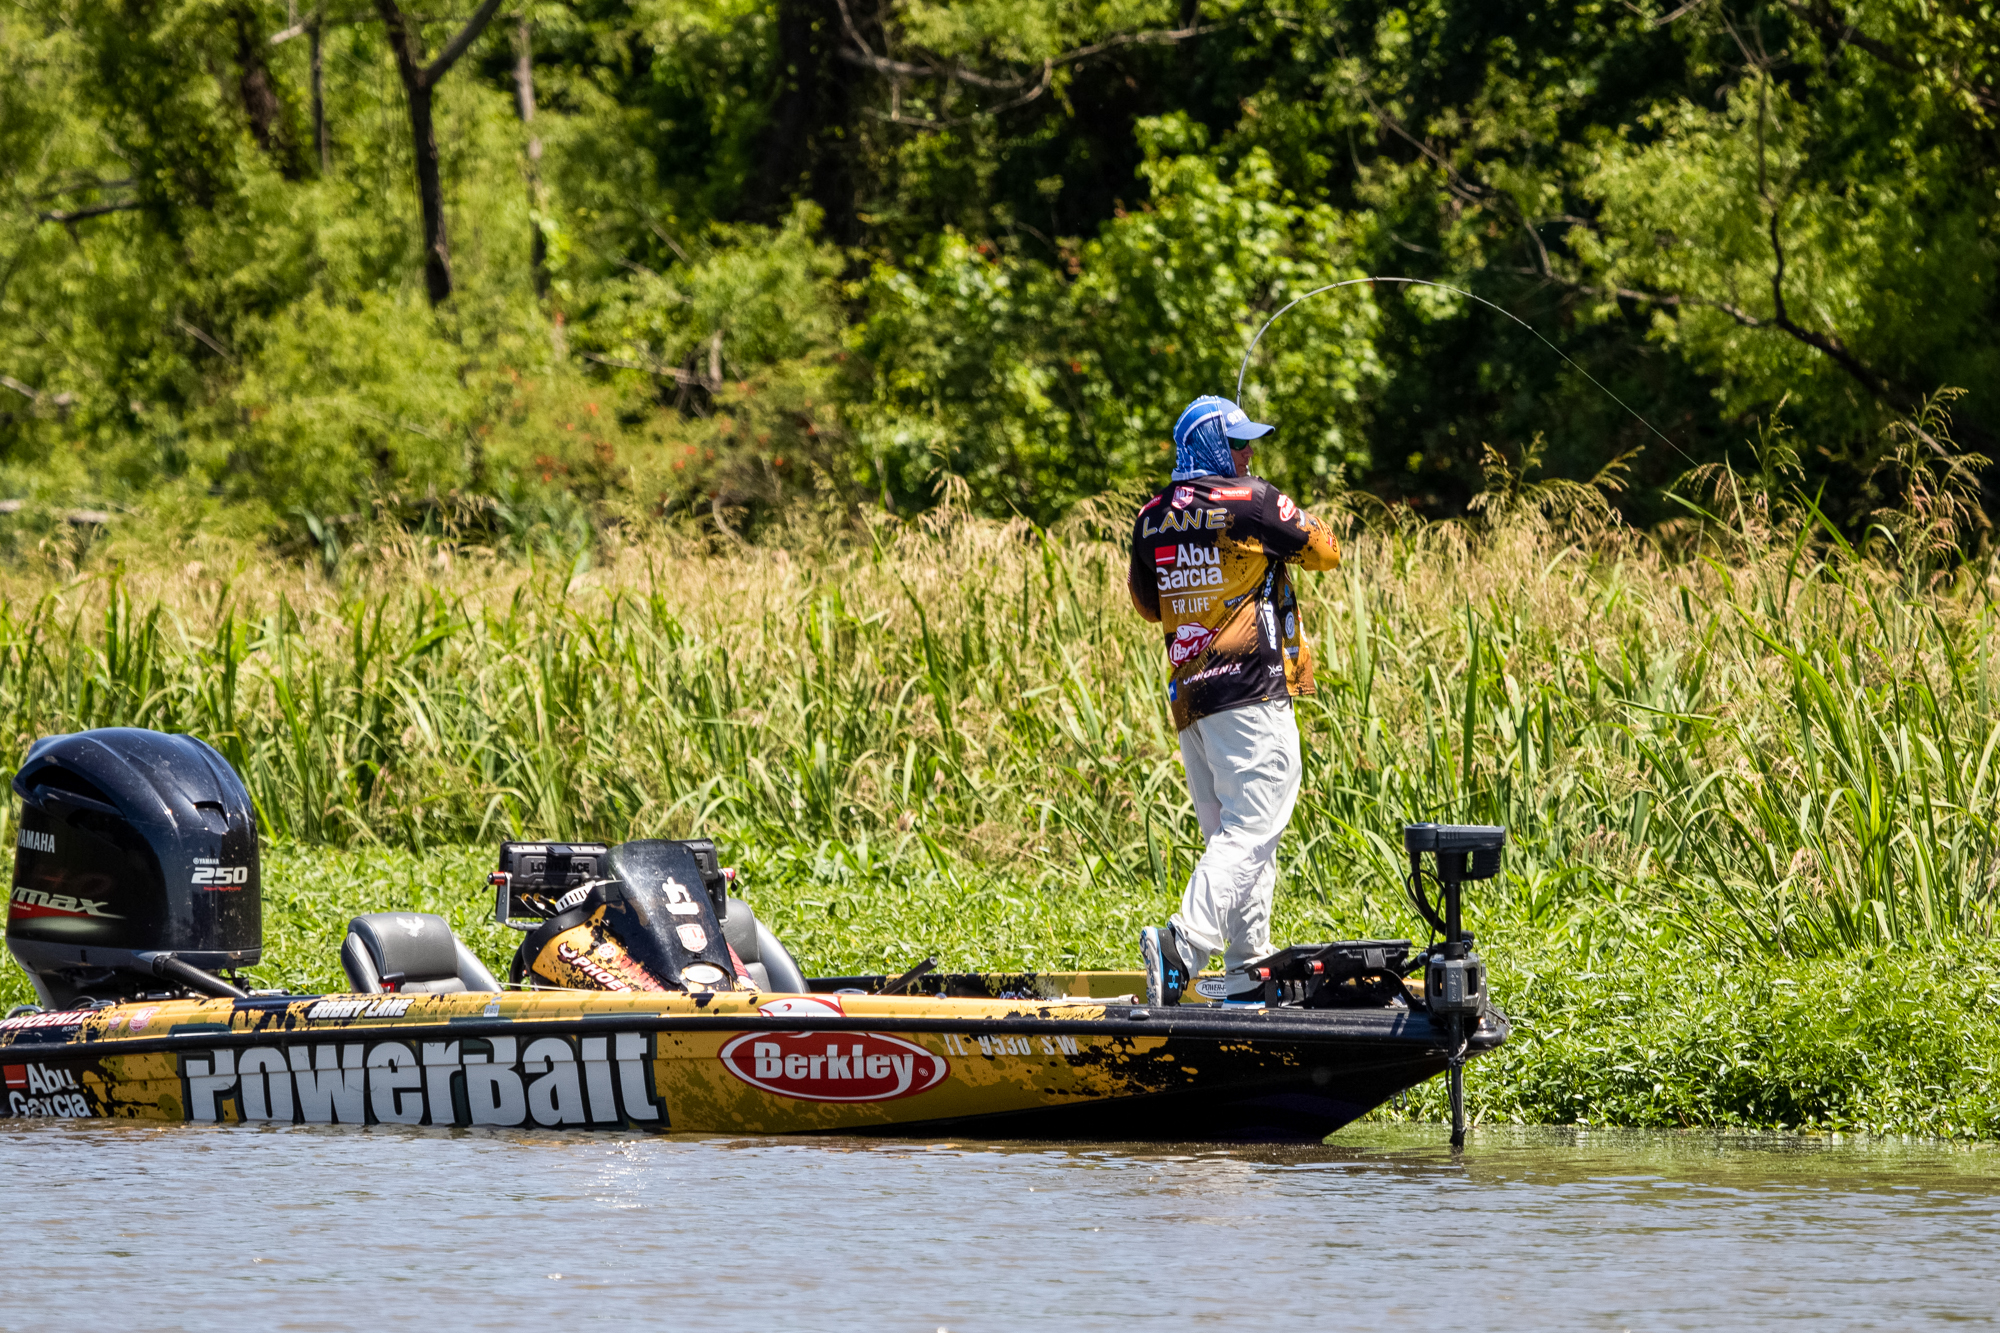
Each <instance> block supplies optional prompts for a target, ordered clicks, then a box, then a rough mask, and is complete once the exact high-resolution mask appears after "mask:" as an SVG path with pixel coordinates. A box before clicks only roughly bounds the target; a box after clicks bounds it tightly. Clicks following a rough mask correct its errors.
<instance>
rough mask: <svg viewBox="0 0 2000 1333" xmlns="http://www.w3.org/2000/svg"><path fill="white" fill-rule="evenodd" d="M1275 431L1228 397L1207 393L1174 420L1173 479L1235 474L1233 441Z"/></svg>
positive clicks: (1186, 479) (1182, 479)
mask: <svg viewBox="0 0 2000 1333" xmlns="http://www.w3.org/2000/svg"><path fill="white" fill-rule="evenodd" d="M1271 430H1272V427H1270V426H1266V425H1263V424H1262V423H1260V422H1256V421H1252V420H1251V419H1250V417H1249V415H1248V414H1247V413H1245V412H1244V410H1243V409H1242V408H1240V407H1238V406H1237V405H1236V404H1234V403H1232V402H1230V401H1229V400H1228V399H1227V398H1217V397H1214V396H1213V395H1210V394H1203V395H1202V396H1201V397H1199V398H1197V399H1195V400H1194V401H1193V402H1191V403H1189V404H1188V405H1187V410H1186V411H1184V412H1182V413H1181V419H1180V420H1179V421H1176V422H1175V423H1174V478H1173V479H1174V480H1175V481H1190V480H1192V479H1193V478H1195V477H1233V476H1235V475H1236V464H1235V462H1234V461H1233V460H1232V459H1231V458H1230V456H1229V450H1230V442H1231V441H1232V440H1244V441H1248V440H1254V439H1257V438H1258V437H1260V436H1263V435H1268V434H1270V433H1271Z"/></svg>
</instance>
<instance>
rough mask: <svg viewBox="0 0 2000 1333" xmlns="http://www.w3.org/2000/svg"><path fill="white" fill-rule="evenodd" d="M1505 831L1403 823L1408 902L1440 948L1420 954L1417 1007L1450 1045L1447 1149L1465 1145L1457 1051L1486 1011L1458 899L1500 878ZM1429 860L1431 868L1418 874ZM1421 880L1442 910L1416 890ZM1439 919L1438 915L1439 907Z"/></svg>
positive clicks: (1480, 968)
mask: <svg viewBox="0 0 2000 1333" xmlns="http://www.w3.org/2000/svg"><path fill="white" fill-rule="evenodd" d="M1506 845H1507V830H1506V829H1504V828H1499V827H1496V826H1494V825H1491V824H1405V825H1404V826H1403V849H1404V850H1405V851H1407V852H1408V853H1409V854H1410V879H1409V883H1408V885H1407V886H1406V887H1407V888H1408V890H1409V894H1410V901H1411V903H1412V904H1414V905H1415V907H1416V909H1417V912H1418V914H1419V915H1421V916H1422V917H1423V918H1424V920H1425V921H1427V922H1429V923H1430V926H1431V929H1433V930H1435V931H1437V932H1438V934H1439V935H1441V936H1443V942H1442V943H1440V944H1437V945H1435V946H1433V947H1432V948H1431V949H1429V950H1428V951H1427V961H1426V965H1425V968H1424V1004H1425V1007H1426V1008H1427V1009H1429V1010H1430V1015H1431V1021H1432V1022H1433V1023H1435V1024H1437V1025H1439V1026H1441V1027H1442V1028H1444V1030H1445V1032H1446V1034H1447V1035H1448V1037H1449V1039H1450V1043H1451V1055H1450V1066H1449V1068H1450V1081H1451V1146H1452V1147H1454V1148H1460V1147H1463V1146H1464V1145H1465V1052H1466V1048H1467V1045H1468V1044H1469V1043H1470V1041H1471V1038H1472V1033H1473V1031H1474V1029H1476V1028H1477V1027H1478V1026H1479V1020H1480V1018H1481V1016H1483V1015H1484V1014H1485V1012H1486V964H1485V963H1483V962H1481V961H1480V960H1479V957H1478V955H1476V954H1474V953H1473V952H1472V936H1471V935H1469V934H1467V933H1466V931H1465V929H1464V928H1463V926H1462V924H1461V918H1460V911H1459V906H1460V903H1459V900H1460V897H1461V890H1462V887H1463V885H1464V884H1465V882H1466V881H1467V880H1480V879H1491V878H1493V877H1494V876H1495V875H1497V874H1499V873H1500V849H1501V848H1503V847H1505V846H1506ZM1425 853H1429V854H1430V856H1431V859H1432V863H1433V867H1434V868H1433V869H1431V870H1428V871H1427V870H1426V869H1425V868H1424V855H1425ZM1427 876H1428V878H1429V879H1430V881H1431V882H1432V883H1433V884H1435V885H1437V887H1438V893H1439V896H1440V897H1441V898H1442V899H1443V902H1442V904H1435V903H1433V902H1432V901H1431V895H1430V893H1429V892H1428V891H1427V890H1426V889H1425V888H1424V880H1425V878H1426V877H1427ZM1440 906H1442V908H1443V913H1442V915H1440V913H1439V907H1440Z"/></svg>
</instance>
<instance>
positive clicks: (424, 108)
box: [406, 83, 452, 305]
mask: <svg viewBox="0 0 2000 1333" xmlns="http://www.w3.org/2000/svg"><path fill="white" fill-rule="evenodd" d="M406 100H407V101H408V102H409V105H410V143H411V145H412V146H413V147H414V148H415V149H416V152H417V205H418V207H419V208H420V209H421V210H422V212H423V218H424V290H425V291H426V292H428V293H429V294H430V298H431V304H432V305H442V304H444V302H446V301H448V300H450V299H451V292H452V283H451V237H450V235H449V234H447V232H446V230H445V221H444V179H443V175H442V173H441V172H440V170H439V168H438V145H437V122H436V120H435V118H434V117H433V116H432V115H431V89H430V85H429V84H425V83H420V84H417V85H416V86H415V87H412V88H410V89H409V90H408V92H407V97H406Z"/></svg>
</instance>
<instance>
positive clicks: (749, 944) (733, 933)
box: [722, 898, 806, 992]
mask: <svg viewBox="0 0 2000 1333" xmlns="http://www.w3.org/2000/svg"><path fill="white" fill-rule="evenodd" d="M722 933H723V934H724V935H725V936H727V937H728V939H729V947H730V948H732V949H734V950H736V956H737V957H738V958H740V959H742V960H743V966H744V967H746V968H748V969H749V970H750V978H751V980H753V981H755V982H756V983H757V988H758V989H759V990H767V991H779V992H784V991H801V992H802V991H804V990H805V989H806V977H805V973H803V972H801V971H799V965H798V964H797V963H795V962H793V961H792V956H791V954H789V953H787V952H786V951H785V946H784V945H782V944H780V943H778V937H777V936H776V935H773V934H772V933H771V931H770V928H769V927H767V926H766V925H765V924H764V923H763V922H762V921H759V920H758V919H757V914H756V913H755V912H753V911H751V910H750V904H749V903H746V902H744V901H743V900H742V899H741V898H731V899H730V900H729V919H728V920H726V921H724V922H723V923H722Z"/></svg>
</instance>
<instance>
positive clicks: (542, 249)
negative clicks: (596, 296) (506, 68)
mask: <svg viewBox="0 0 2000 1333" xmlns="http://www.w3.org/2000/svg"><path fill="white" fill-rule="evenodd" d="M514 109H515V110H516V111H518V112H520V113H521V124H522V126H523V127H524V128H525V129H526V130H527V132H528V265H529V269H530V271H531V272H532V273H533V275H534V281H535V295H536V296H539V297H547V296H548V294H549V240H548V237H547V236H545V235H544V234H543V233H542V214H543V212H544V208H543V201H542V140H541V137H540V136H539V135H537V134H536V133H535V47H534V34H533V31H532V30H531V29H530V28H529V27H528V20H527V18H526V17H525V16H524V17H523V18H522V19H521V26H520V27H519V28H517V29H515V31H514Z"/></svg>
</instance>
